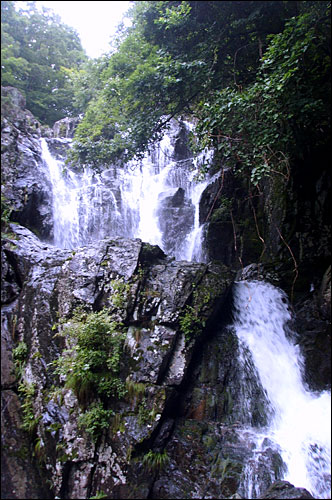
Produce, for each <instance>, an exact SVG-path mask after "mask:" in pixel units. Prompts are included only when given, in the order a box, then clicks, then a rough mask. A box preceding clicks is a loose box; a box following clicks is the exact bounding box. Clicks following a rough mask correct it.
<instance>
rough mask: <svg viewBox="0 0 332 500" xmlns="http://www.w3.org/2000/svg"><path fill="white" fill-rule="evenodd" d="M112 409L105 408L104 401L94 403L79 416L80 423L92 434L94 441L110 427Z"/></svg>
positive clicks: (80, 425)
mask: <svg viewBox="0 0 332 500" xmlns="http://www.w3.org/2000/svg"><path fill="white" fill-rule="evenodd" d="M113 415H114V412H113V411H112V410H105V409H104V407H103V404H102V403H96V402H95V403H92V404H91V405H90V406H89V409H88V410H87V411H86V412H85V413H83V414H82V415H80V416H79V418H78V425H79V427H81V428H84V430H85V431H86V432H87V433H88V434H90V436H91V438H92V440H93V441H94V442H96V441H97V439H98V438H99V437H100V436H101V434H102V432H103V430H104V429H108V428H109V427H110V423H111V418H112V416H113Z"/></svg>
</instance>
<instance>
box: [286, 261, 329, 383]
mask: <svg viewBox="0 0 332 500" xmlns="http://www.w3.org/2000/svg"><path fill="white" fill-rule="evenodd" d="M295 310H296V317H295V322H294V329H295V331H296V332H298V334H297V336H296V341H297V342H298V344H299V346H300V348H301V351H302V354H303V357H304V362H305V370H304V374H305V381H306V383H307V384H308V386H309V387H310V389H311V390H314V391H316V390H319V391H321V390H325V389H330V388H331V266H329V267H328V268H327V270H326V271H325V273H324V274H323V276H322V279H321V282H320V284H319V285H318V287H317V290H315V289H313V290H312V292H311V293H309V294H307V296H306V297H305V298H304V299H303V300H300V301H298V302H297V304H296V309H295Z"/></svg>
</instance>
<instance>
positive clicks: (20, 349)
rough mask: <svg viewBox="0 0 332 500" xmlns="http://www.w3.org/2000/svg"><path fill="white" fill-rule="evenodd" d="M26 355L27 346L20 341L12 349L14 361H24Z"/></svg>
mask: <svg viewBox="0 0 332 500" xmlns="http://www.w3.org/2000/svg"><path fill="white" fill-rule="evenodd" d="M27 356H28V346H27V345H26V343H25V342H20V343H19V344H18V346H17V347H15V348H14V349H13V359H14V361H25V360H26V359H27Z"/></svg>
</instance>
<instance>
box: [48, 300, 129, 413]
mask: <svg viewBox="0 0 332 500" xmlns="http://www.w3.org/2000/svg"><path fill="white" fill-rule="evenodd" d="M57 335H61V336H65V337H66V339H67V343H68V344H69V347H68V349H66V350H65V351H64V353H63V355H62V356H60V358H58V359H57V360H56V361H55V362H54V363H53V364H54V365H55V367H56V368H55V372H56V373H57V374H59V375H60V376H63V377H64V378H65V380H66V382H65V385H66V387H67V388H70V389H72V390H73V391H74V393H75V394H76V397H77V399H78V400H79V402H80V403H82V404H84V405H86V404H87V402H88V401H89V399H91V398H92V397H93V396H94V395H95V394H97V395H99V396H106V397H116V398H122V397H123V396H124V395H125V393H126V389H125V385H124V383H123V382H122V380H121V379H120V378H119V372H120V361H121V355H122V351H123V343H124V333H123V331H122V325H121V324H119V323H117V322H114V321H112V319H111V317H110V315H109V314H108V312H107V311H106V310H105V309H104V310H102V311H100V312H97V313H90V314H86V313H82V312H81V311H76V313H75V314H74V317H73V319H72V320H71V321H70V323H69V324H67V325H65V326H64V327H63V330H62V331H61V332H60V333H59V334H57Z"/></svg>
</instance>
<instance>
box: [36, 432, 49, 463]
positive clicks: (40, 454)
mask: <svg viewBox="0 0 332 500" xmlns="http://www.w3.org/2000/svg"><path fill="white" fill-rule="evenodd" d="M33 454H34V456H35V457H36V458H37V460H38V462H39V463H43V462H45V461H46V454H45V445H44V442H43V440H42V438H41V437H38V438H37V439H36V441H35V445H34V451H33Z"/></svg>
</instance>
